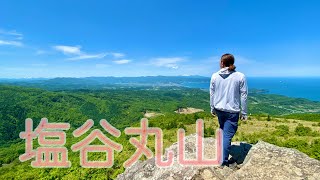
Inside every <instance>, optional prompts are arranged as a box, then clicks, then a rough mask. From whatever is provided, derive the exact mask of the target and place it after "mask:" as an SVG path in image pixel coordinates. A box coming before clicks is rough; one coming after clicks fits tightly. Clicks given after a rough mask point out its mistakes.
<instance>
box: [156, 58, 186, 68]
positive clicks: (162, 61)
mask: <svg viewBox="0 0 320 180" xmlns="http://www.w3.org/2000/svg"><path fill="white" fill-rule="evenodd" d="M185 60H186V59H185V58H183V57H171V58H153V59H151V64H153V65H155V66H158V67H167V68H172V69H178V68H179V65H178V63H180V62H183V61H185Z"/></svg>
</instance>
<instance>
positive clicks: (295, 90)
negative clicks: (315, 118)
mask: <svg viewBox="0 0 320 180" xmlns="http://www.w3.org/2000/svg"><path fill="white" fill-rule="evenodd" d="M182 85H183V86H185V87H191V88H201V89H209V84H208V83H205V82H199V83H197V82H190V83H189V82H185V83H183V84H182ZM248 86H249V89H264V90H267V91H266V92H267V93H269V94H279V95H285V96H289V97H296V98H306V99H310V100H313V101H320V77H308V78H306V77H303V78H302V77H296V78H293V77H290V78H288V77H285V78H284V77H272V78H270V77H249V78H248Z"/></svg>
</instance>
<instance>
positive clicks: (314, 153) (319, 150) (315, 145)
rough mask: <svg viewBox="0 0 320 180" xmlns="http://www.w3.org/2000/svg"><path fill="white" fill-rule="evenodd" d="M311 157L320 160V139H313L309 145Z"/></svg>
mask: <svg viewBox="0 0 320 180" xmlns="http://www.w3.org/2000/svg"><path fill="white" fill-rule="evenodd" d="M310 154H311V157H313V158H316V159H318V160H320V139H315V140H314V141H313V142H312V143H311V145H310Z"/></svg>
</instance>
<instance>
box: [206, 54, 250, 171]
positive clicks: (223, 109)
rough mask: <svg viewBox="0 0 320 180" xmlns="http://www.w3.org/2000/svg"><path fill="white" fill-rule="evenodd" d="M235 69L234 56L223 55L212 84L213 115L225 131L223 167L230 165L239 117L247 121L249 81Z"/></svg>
mask: <svg viewBox="0 0 320 180" xmlns="http://www.w3.org/2000/svg"><path fill="white" fill-rule="evenodd" d="M235 69H236V66H235V65H234V56H233V55H232V54H224V55H222V57H221V60H220V70H219V71H218V72H216V73H214V74H213V75H212V77H211V82H210V106H211V114H212V115H213V116H216V115H217V116H218V120H219V125H220V129H222V130H223V144H222V147H223V150H222V152H223V156H222V158H223V159H222V166H224V165H226V166H228V165H229V163H230V162H229V161H228V158H229V151H230V147H231V139H232V138H233V136H234V134H235V133H236V131H237V129H238V120H239V116H240V119H241V120H247V95H248V87H247V81H246V78H245V75H244V74H242V73H240V72H237V71H236V70H235ZM240 113H241V115H240Z"/></svg>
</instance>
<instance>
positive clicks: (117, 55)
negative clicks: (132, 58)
mask: <svg viewBox="0 0 320 180" xmlns="http://www.w3.org/2000/svg"><path fill="white" fill-rule="evenodd" d="M108 54H110V55H112V56H113V57H114V58H122V57H124V56H125V54H123V53H116V52H111V53H108Z"/></svg>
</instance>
